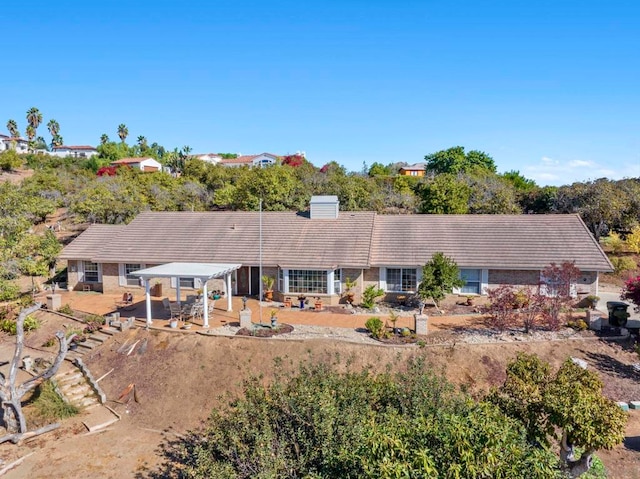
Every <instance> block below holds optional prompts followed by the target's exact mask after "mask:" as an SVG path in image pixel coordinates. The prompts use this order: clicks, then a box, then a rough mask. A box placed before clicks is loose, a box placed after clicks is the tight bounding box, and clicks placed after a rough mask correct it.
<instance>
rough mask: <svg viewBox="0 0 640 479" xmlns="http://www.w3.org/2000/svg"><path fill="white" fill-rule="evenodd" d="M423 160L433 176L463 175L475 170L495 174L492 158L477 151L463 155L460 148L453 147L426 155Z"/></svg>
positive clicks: (462, 150)
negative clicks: (443, 174) (445, 174)
mask: <svg viewBox="0 0 640 479" xmlns="http://www.w3.org/2000/svg"><path fill="white" fill-rule="evenodd" d="M424 159H425V160H426V162H427V165H426V167H425V169H426V170H427V172H429V173H432V174H435V175H438V174H442V173H452V174H457V173H464V172H468V171H472V170H475V169H482V170H486V171H488V172H491V173H495V172H496V165H495V162H494V161H493V158H491V157H490V156H489V155H487V154H486V153H484V152H482V151H478V150H471V151H470V152H469V153H466V154H465V152H464V147H462V146H454V147H453V148H449V149H448V150H441V151H437V152H435V153H431V154H429V155H426V156H425V157H424Z"/></svg>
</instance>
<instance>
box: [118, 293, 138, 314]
mask: <svg viewBox="0 0 640 479" xmlns="http://www.w3.org/2000/svg"><path fill="white" fill-rule="evenodd" d="M116 308H118V309H124V310H125V311H131V310H132V309H135V305H134V304H133V294H132V293H131V292H130V291H127V292H126V293H123V294H122V299H121V300H120V301H116Z"/></svg>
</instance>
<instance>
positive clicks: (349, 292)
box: [344, 276, 358, 304]
mask: <svg viewBox="0 0 640 479" xmlns="http://www.w3.org/2000/svg"><path fill="white" fill-rule="evenodd" d="M357 284H358V283H357V281H355V280H353V281H352V280H351V278H349V277H348V276H347V278H346V279H345V280H344V287H345V290H344V299H345V301H346V302H347V303H349V304H353V300H354V299H355V297H356V292H355V291H353V288H355V287H356V285H357Z"/></svg>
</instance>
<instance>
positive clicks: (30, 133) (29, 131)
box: [26, 125, 36, 141]
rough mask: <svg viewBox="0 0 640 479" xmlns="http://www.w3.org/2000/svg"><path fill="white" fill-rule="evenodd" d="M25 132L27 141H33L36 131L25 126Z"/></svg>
mask: <svg viewBox="0 0 640 479" xmlns="http://www.w3.org/2000/svg"><path fill="white" fill-rule="evenodd" d="M26 131H27V138H29V141H33V139H34V138H35V137H36V129H35V128H34V127H32V126H31V125H29V126H27V130H26Z"/></svg>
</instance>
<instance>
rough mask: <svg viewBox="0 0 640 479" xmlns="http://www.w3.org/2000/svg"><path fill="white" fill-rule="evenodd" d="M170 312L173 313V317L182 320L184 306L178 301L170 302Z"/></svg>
mask: <svg viewBox="0 0 640 479" xmlns="http://www.w3.org/2000/svg"><path fill="white" fill-rule="evenodd" d="M169 312H170V313H171V319H179V320H182V308H181V307H180V305H179V304H178V303H169Z"/></svg>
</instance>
